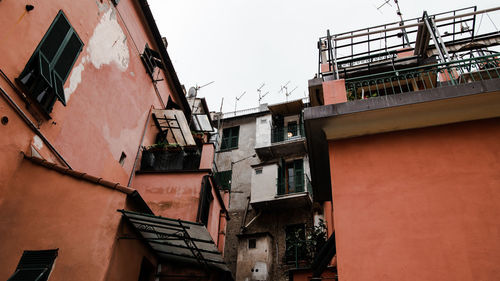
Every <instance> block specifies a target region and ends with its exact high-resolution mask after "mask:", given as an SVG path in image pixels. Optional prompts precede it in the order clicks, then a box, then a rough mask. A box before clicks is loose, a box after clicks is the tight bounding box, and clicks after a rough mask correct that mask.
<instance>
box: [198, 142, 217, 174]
mask: <svg viewBox="0 0 500 281" xmlns="http://www.w3.org/2000/svg"><path fill="white" fill-rule="evenodd" d="M214 154H215V146H214V145H213V144H211V143H205V144H203V149H202V151H201V160H200V169H212V166H213V162H214Z"/></svg>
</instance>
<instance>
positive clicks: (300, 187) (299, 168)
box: [293, 159, 304, 192]
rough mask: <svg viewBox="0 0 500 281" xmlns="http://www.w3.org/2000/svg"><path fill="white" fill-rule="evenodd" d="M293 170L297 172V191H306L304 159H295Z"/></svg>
mask: <svg viewBox="0 0 500 281" xmlns="http://www.w3.org/2000/svg"><path fill="white" fill-rule="evenodd" d="M293 171H294V173H295V191H296V192H302V191H304V161H303V160H302V159H298V160H295V161H293Z"/></svg>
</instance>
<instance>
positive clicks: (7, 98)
mask: <svg viewBox="0 0 500 281" xmlns="http://www.w3.org/2000/svg"><path fill="white" fill-rule="evenodd" d="M0 71H1V70H0ZM1 73H2V76H4V75H5V74H4V73H3V71H1ZM4 78H6V76H4ZM0 92H1V93H2V97H3V98H4V99H5V101H7V103H8V104H9V105H10V106H11V107H12V108H13V109H14V111H15V112H16V113H17V115H19V116H20V117H21V119H23V121H24V122H25V123H26V124H27V125H28V127H30V129H31V130H33V131H34V132H35V134H36V135H37V136H38V137H40V138H41V139H42V141H43V142H44V143H45V144H46V145H47V147H48V148H49V149H50V151H52V152H53V153H54V154H55V155H56V156H57V158H58V159H59V160H60V161H61V162H62V163H64V165H66V167H68V169H71V170H72V168H71V166H70V165H69V164H68V162H66V160H64V158H63V157H62V155H61V154H59V152H58V151H57V150H56V148H55V147H54V146H52V144H51V143H50V142H49V140H48V139H47V138H46V137H45V136H44V135H43V134H42V132H41V131H40V130H38V128H37V127H36V126H35V124H33V122H32V121H31V120H30V119H29V118H28V116H27V115H26V114H25V113H24V111H23V110H22V109H21V108H20V107H19V106H18V105H17V104H16V102H15V101H14V100H13V99H12V98H11V97H10V96H9V94H7V92H5V90H4V89H3V88H1V87H0Z"/></svg>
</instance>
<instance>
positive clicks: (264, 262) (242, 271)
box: [236, 235, 274, 281]
mask: <svg viewBox="0 0 500 281" xmlns="http://www.w3.org/2000/svg"><path fill="white" fill-rule="evenodd" d="M250 239H255V240H256V247H255V248H253V249H250V248H249V246H248V244H249V240H250ZM273 244H274V243H273V239H272V237H271V236H269V235H258V236H243V237H240V238H239V244H238V260H237V263H238V269H237V272H236V280H245V281H246V280H248V281H259V280H271V279H269V277H270V275H271V272H272V264H273Z"/></svg>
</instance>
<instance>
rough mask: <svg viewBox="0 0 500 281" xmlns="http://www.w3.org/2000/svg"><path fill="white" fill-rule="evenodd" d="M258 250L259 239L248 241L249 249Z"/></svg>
mask: <svg viewBox="0 0 500 281" xmlns="http://www.w3.org/2000/svg"><path fill="white" fill-rule="evenodd" d="M255 248H257V239H249V240H248V249H255Z"/></svg>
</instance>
